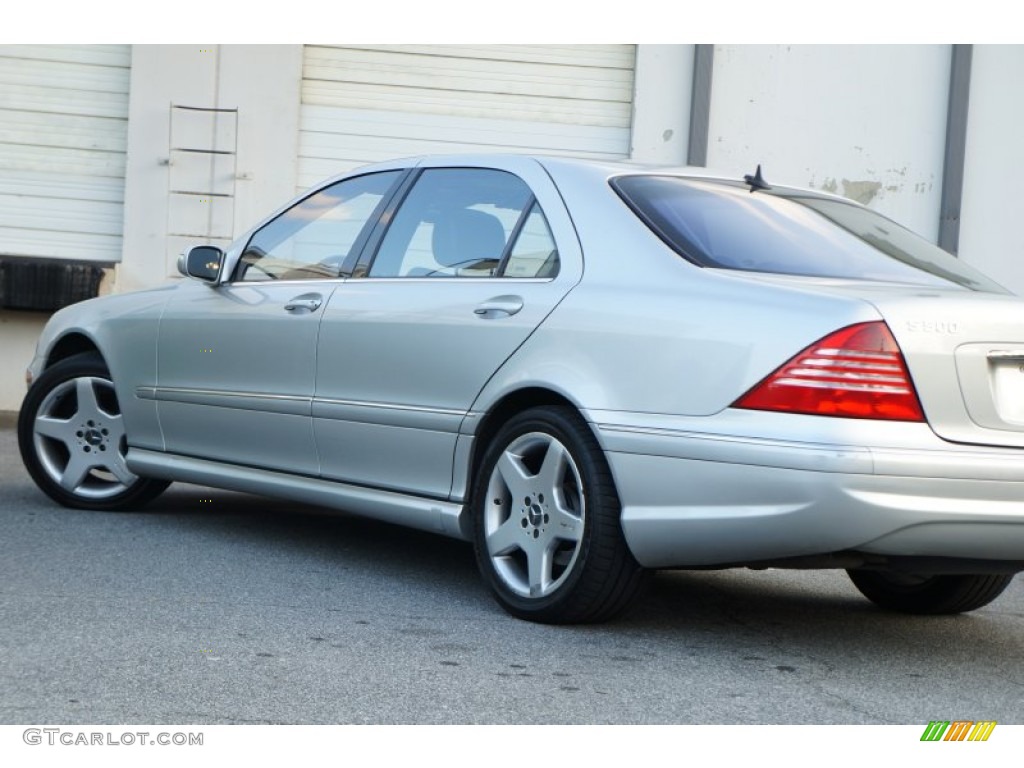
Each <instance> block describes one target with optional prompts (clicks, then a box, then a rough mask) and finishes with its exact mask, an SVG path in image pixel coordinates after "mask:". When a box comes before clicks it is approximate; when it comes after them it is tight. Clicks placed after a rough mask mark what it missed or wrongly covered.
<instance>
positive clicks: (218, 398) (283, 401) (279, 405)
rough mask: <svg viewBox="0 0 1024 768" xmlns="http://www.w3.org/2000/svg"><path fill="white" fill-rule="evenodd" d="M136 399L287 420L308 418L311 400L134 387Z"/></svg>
mask: <svg viewBox="0 0 1024 768" xmlns="http://www.w3.org/2000/svg"><path fill="white" fill-rule="evenodd" d="M135 395H136V397H140V398H142V399H145V400H156V401H158V402H168V403H185V404H187V405H207V406H213V407H216V408H238V409H240V410H250V411H266V412H268V413H284V414H288V415H290V416H309V415H310V411H311V410H312V403H313V398H312V397H303V396H301V395H276V394H272V393H269V392H231V391H228V390H217V389H192V388H190V387H136V389H135Z"/></svg>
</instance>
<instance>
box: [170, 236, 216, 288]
mask: <svg viewBox="0 0 1024 768" xmlns="http://www.w3.org/2000/svg"><path fill="white" fill-rule="evenodd" d="M223 263H224V251H222V250H221V249H220V248H218V247H217V246H215V245H194V246H192V247H191V248H189V249H188V250H187V251H185V253H184V254H183V255H181V256H179V257H178V271H179V272H180V273H181V274H183V275H184V276H185V277H193V278H195V279H196V280H202V281H203V282H204V283H213V282H216V280H217V275H219V274H220V268H221V265H222V264H223Z"/></svg>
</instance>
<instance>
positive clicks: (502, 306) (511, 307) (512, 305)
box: [473, 296, 523, 320]
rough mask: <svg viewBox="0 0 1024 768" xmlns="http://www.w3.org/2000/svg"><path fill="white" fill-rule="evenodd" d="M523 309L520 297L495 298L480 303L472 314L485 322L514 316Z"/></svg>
mask: <svg viewBox="0 0 1024 768" xmlns="http://www.w3.org/2000/svg"><path fill="white" fill-rule="evenodd" d="M522 308H523V297H522V296H495V297H494V298H493V299H488V300H487V301H485V302H483V303H481V304H480V305H479V306H477V308H476V309H474V310H473V312H474V313H475V314H477V315H479V316H480V317H482V318H484V319H486V320H492V319H494V318H496V317H508V316H509V315H514V314H515V313H516V312H518V311H519V310H521V309H522Z"/></svg>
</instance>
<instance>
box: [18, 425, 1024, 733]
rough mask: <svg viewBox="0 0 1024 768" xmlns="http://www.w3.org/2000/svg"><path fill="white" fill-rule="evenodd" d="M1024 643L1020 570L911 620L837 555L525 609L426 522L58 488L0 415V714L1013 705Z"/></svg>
mask: <svg viewBox="0 0 1024 768" xmlns="http://www.w3.org/2000/svg"><path fill="white" fill-rule="evenodd" d="M1022 658H1024V578H1022V577H1018V578H1017V579H1015V580H1014V582H1013V583H1012V584H1011V586H1010V588H1009V589H1008V590H1007V591H1006V592H1005V593H1004V594H1003V596H1002V597H1001V598H1000V599H999V600H997V601H996V602H995V603H993V604H992V605H990V606H988V607H987V608H984V609H982V610H979V611H976V612H974V613H972V614H969V615H964V616H955V617H937V618H933V617H923V618H922V617H907V616H900V615H894V614H888V613H884V612H882V611H880V610H877V609H876V608H874V607H873V606H872V605H871V604H870V603H868V602H867V601H866V600H864V599H863V598H862V597H861V596H860V594H859V593H858V592H857V591H856V590H855V589H854V588H853V586H852V585H851V584H850V583H849V581H848V580H847V579H846V577H845V575H844V574H843V573H842V572H828V571H825V572H818V571H808V572H795V571H779V570H772V571H764V572H754V571H747V570H734V571H720V572H674V573H662V574H659V575H658V576H657V577H656V578H655V579H654V581H653V584H652V586H651V589H650V591H649V592H648V593H647V594H646V595H645V596H644V598H643V599H641V600H640V601H639V602H638V603H637V604H636V606H635V609H634V610H633V611H632V612H630V613H629V614H628V615H626V616H624V617H623V618H621V619H619V620H617V621H615V622H612V623H609V624H605V625H601V626H588V627H546V626H538V625H533V624H529V623H525V622H521V621H517V620H515V619H512V618H510V617H508V616H507V615H506V614H505V613H503V612H502V611H501V610H500V609H499V608H498V606H497V604H496V603H494V602H493V600H492V599H491V598H490V596H489V595H488V594H487V592H486V590H485V588H484V587H483V584H482V582H481V580H480V579H479V577H478V575H477V573H476V567H475V563H474V561H473V554H472V551H471V549H470V547H469V546H468V545H466V544H463V543H460V542H456V541H452V540H448V539H445V538H441V537H437V536H432V535H429V534H425V533H420V532H416V531H410V530H405V529H402V528H398V527H394V526H390V525H385V524H382V523H377V522H373V521H368V520H362V519H359V518H355V517H346V516H337V515H334V514H324V513H323V512H321V511H320V510H317V509H316V508H313V507H309V506H302V505H295V504H291V503H287V502H281V501H275V500H270V499H264V498H259V497H254V496H248V495H244V494H237V493H228V492H224V491H214V490H210V489H206V488H200V487H197V486H186V485H174V486H172V487H171V489H170V490H169V491H168V492H167V493H166V494H164V495H163V496H162V497H161V498H159V499H158V500H157V501H155V502H154V503H152V504H151V505H149V506H148V507H147V508H145V509H140V510H138V511H133V512H127V513H90V512H81V511H74V510H69V509H64V508H61V507H59V506H57V505H56V504H55V503H53V502H51V501H50V500H49V499H48V498H47V497H45V496H44V495H43V494H42V493H41V492H39V491H38V490H37V489H36V488H35V486H34V485H33V484H32V482H31V480H30V479H29V477H28V475H27V473H26V472H25V471H24V469H23V468H22V466H21V462H20V458H19V456H18V452H17V445H16V440H15V436H14V433H13V431H12V430H11V429H9V428H7V429H0V723H7V724H12V723H40V724H45V723H64V724H73V723H96V724H108V723H109V724H114V723H154V724H161V723H167V724H171V723H177V724H181V723H204V724H205V723H342V724H348V723H517V724H532V723H565V724H569V723H595V724H606V723H634V724H635V723H672V724H710V723H732V724H754V723H795V724H812V723H820V724H824V723H831V724H835V723H839V724H845V723H850V724H855V723H878V724H887V723H899V724H920V725H921V726H922V728H923V727H924V725H925V724H926V723H928V722H929V721H931V720H953V719H971V720H996V721H998V722H999V723H1017V724H1020V723H1024V663H1022V662H1021V659H1022Z"/></svg>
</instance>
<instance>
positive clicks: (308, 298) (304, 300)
mask: <svg viewBox="0 0 1024 768" xmlns="http://www.w3.org/2000/svg"><path fill="white" fill-rule="evenodd" d="M323 300H324V297H323V296H321V295H320V294H319V293H304V294H302V295H301V296H296V297H295V298H294V299H292V300H291V301H289V302H288V303H287V304H285V305H284V308H285V311H286V312H295V311H297V310H300V309H304V310H306V311H307V312H315V311H316V310H317V309H319V308H320V305H321V304H322V303H323Z"/></svg>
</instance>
